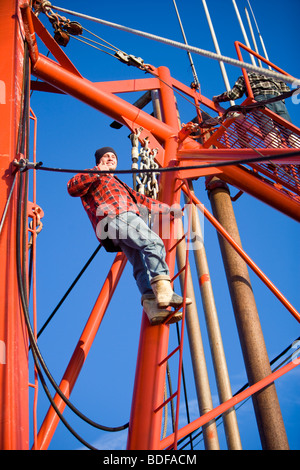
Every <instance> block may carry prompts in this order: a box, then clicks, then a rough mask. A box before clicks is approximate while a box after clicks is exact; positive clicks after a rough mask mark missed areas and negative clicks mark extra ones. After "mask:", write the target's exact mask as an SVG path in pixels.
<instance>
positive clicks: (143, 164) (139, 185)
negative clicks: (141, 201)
mask: <svg viewBox="0 0 300 470" xmlns="http://www.w3.org/2000/svg"><path fill="white" fill-rule="evenodd" d="M142 130H143V128H141V127H140V128H139V129H136V130H135V132H134V133H132V134H131V135H130V139H131V143H132V151H131V158H132V166H131V168H132V169H134V170H137V169H140V170H141V171H140V173H134V175H133V176H134V186H135V188H134V189H136V190H137V191H138V192H139V193H141V194H145V195H146V196H149V197H151V198H152V199H157V195H158V182H157V176H158V175H159V172H153V173H147V172H146V173H144V172H143V170H145V169H156V168H159V166H158V164H157V163H156V162H155V157H156V154H157V152H158V149H157V148H155V149H153V150H151V149H150V147H149V137H145V139H144V143H143V146H142V147H141V149H140V151H139V148H138V146H139V136H140V134H141V132H142ZM139 158H140V165H138V160H139Z"/></svg>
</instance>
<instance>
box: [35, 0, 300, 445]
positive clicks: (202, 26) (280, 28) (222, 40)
mask: <svg viewBox="0 0 300 470" xmlns="http://www.w3.org/2000/svg"><path fill="white" fill-rule="evenodd" d="M54 3H55V4H56V5H57V6H61V7H64V8H68V9H71V10H73V11H78V12H81V13H85V14H88V15H91V16H95V17H98V18H102V19H105V20H107V21H111V22H114V23H119V24H122V25H125V26H130V27H132V28H135V29H139V30H143V31H146V32H150V33H153V34H155V35H158V36H164V37H166V38H169V39H174V40H176V41H180V42H182V36H181V31H180V28H179V24H178V20H177V17H176V13H175V10H174V6H173V2H172V0H163V1H158V0H152V1H151V2H150V1H148V0H147V1H143V2H137V1H134V0H129V1H127V2H123V1H120V0H115V1H114V2H112V3H110V2H82V1H79V0H64V1H59V0H57V2H54ZM237 4H238V7H239V9H240V12H241V15H242V17H243V20H244V21H245V25H246V20H245V14H244V7H245V6H247V2H246V0H238V1H237ZM207 5H208V8H209V10H210V14H211V18H212V21H213V24H214V27H215V31H216V35H217V37H218V40H219V45H220V49H221V53H222V54H223V55H226V56H229V57H233V58H237V57H236V53H235V48H234V41H235V40H239V41H241V42H244V40H243V36H242V33H241V30H240V28H239V25H238V22H237V18H236V15H235V12H234V8H233V5H232V2H231V0H214V1H211V0H207ZM251 5H252V8H253V10H254V13H255V15H256V19H257V21H258V25H259V28H260V31H261V34H262V36H263V39H264V42H265V45H266V48H267V51H268V55H269V58H270V60H271V61H273V62H274V63H276V64H277V65H279V66H280V67H281V68H282V69H284V70H286V71H287V72H289V73H290V74H292V75H293V76H295V77H298V78H299V77H300V66H299V60H298V57H299V50H298V49H299V47H298V46H299V15H300V4H299V1H298V0H287V1H286V2H284V4H283V3H282V2H281V1H279V0H272V1H271V0H266V1H264V2H261V1H259V0H252V2H251ZM177 6H178V9H179V12H180V15H181V19H182V23H183V26H184V28H185V32H186V36H187V40H188V42H189V43H190V44H191V45H193V46H197V47H200V48H202V49H206V50H210V51H214V46H213V42H212V39H211V35H210V31H209V28H208V25H207V21H206V18H205V14H204V9H203V6H202V2H201V1H200V0H199V1H197V2H192V3H191V4H190V5H188V3H187V2H185V1H183V0H178V1H177ZM66 16H67V15H66ZM70 18H71V19H74V20H76V18H72V17H70ZM41 20H42V21H43V23H44V24H45V25H46V26H47V28H48V30H50V31H51V32H52V28H51V25H50V23H49V22H48V21H47V19H46V17H45V16H44V15H42V16H41ZM78 21H80V22H81V24H82V25H83V26H84V27H85V28H87V29H89V30H91V31H93V32H94V33H95V34H97V35H99V36H101V37H103V38H104V39H105V40H107V41H109V42H110V43H112V44H114V45H115V46H117V47H119V48H120V49H121V50H123V51H125V52H127V53H129V54H133V55H136V56H140V57H142V58H143V59H144V61H145V63H150V64H153V65H154V66H160V65H165V66H167V67H169V69H170V71H171V74H172V75H173V76H174V77H175V78H176V79H178V80H179V81H181V82H183V83H184V84H186V85H189V84H190V83H191V82H192V80H193V77H192V73H191V69H190V65H189V61H188V58H187V54H186V52H185V51H183V50H179V49H176V48H174V47H171V46H167V45H163V44H160V43H158V42H154V41H150V40H149V39H144V38H140V37H137V36H134V35H132V34H129V33H126V32H121V31H118V30H116V29H112V28H109V27H107V26H101V25H99V24H95V23H92V22H87V21H84V20H78ZM247 31H248V28H247ZM249 37H250V35H249ZM259 47H260V45H259ZM40 50H41V52H44V51H45V49H44V48H43V47H42V46H40ZM260 51H261V48H260ZM65 52H66V53H67V54H68V56H69V57H70V59H71V60H72V61H73V63H74V64H75V66H76V67H77V68H78V69H79V70H80V72H81V74H82V75H83V76H84V77H86V78H87V79H89V80H92V81H97V82H100V81H108V80H122V79H133V78H144V76H145V74H144V73H143V72H141V71H139V70H137V69H135V68H132V67H127V66H126V65H124V64H122V63H120V62H118V61H117V60H115V59H114V58H112V57H110V56H108V55H106V54H103V53H101V52H99V51H97V50H95V49H93V48H90V47H89V46H86V45H83V44H81V43H79V42H77V41H75V40H72V39H71V40H70V43H69V45H68V46H67V47H66V49H65ZM193 59H194V63H195V67H196V70H197V74H198V77H199V81H200V84H201V90H202V93H203V95H204V96H206V97H208V98H211V97H212V96H213V95H216V94H219V93H221V92H223V91H224V90H225V86H224V83H223V79H222V76H221V72H220V68H219V64H218V63H217V62H216V61H214V60H212V59H207V58H204V57H201V56H199V55H196V54H194V55H193ZM226 70H227V73H228V76H229V80H230V83H231V85H233V84H234V82H235V80H236V78H237V77H238V76H239V75H240V69H238V68H236V67H234V66H226ZM137 97H138V96H135V95H133V96H131V95H130V96H124V99H127V100H128V101H130V102H131V103H133V102H134V101H135V100H136V99H137ZM31 106H32V109H33V111H34V113H35V114H36V115H37V117H38V154H37V159H38V160H39V161H42V162H43V163H44V165H45V166H52V167H63V168H90V167H91V166H93V165H94V157H93V155H94V151H95V149H97V148H99V147H101V146H104V145H105V146H106V145H109V146H112V147H114V148H115V149H116V151H117V152H118V156H119V169H127V168H130V165H131V143H130V140H129V139H128V135H129V131H128V129H126V128H122V129H120V130H114V129H112V128H111V127H110V126H109V124H110V123H111V119H110V118H108V117H106V116H104V115H102V114H101V113H99V112H96V111H95V110H93V109H91V108H89V107H88V106H87V105H85V104H82V103H80V102H77V101H76V100H74V99H73V98H71V97H68V96H63V95H55V94H50V93H49V94H47V93H40V92H34V93H33V96H32V100H31ZM287 106H288V110H289V112H290V114H291V117H292V120H293V122H294V123H295V124H296V125H300V115H299V110H300V108H299V105H296V104H292V102H291V100H289V101H288V103H287ZM179 107H180V108H179V111H180V113H181V120H182V121H183V122H187V121H188V120H190V119H192V118H193V117H194V115H195V112H194V109H193V106H192V105H190V104H186V103H184V102H182V100H180V99H179ZM147 109H148V108H146V110H147ZM37 176H38V184H37V202H38V204H39V205H40V206H41V207H42V209H43V210H44V212H45V217H44V219H43V230H42V232H41V233H40V235H39V236H38V264H37V268H38V327H39V328H40V327H41V326H42V325H43V323H44V321H45V320H46V319H47V318H48V316H49V314H50V313H51V312H52V310H53V309H54V307H55V306H56V304H57V303H58V301H59V300H60V299H61V297H62V296H63V294H64V293H65V291H66V290H67V288H68V287H69V285H70V284H71V283H72V281H73V280H74V278H75V276H76V275H77V274H78V272H79V271H80V269H81V268H82V267H83V265H84V263H85V262H86V261H87V259H88V258H89V257H90V255H91V254H92V253H93V251H94V250H95V248H96V246H97V240H96V238H95V235H94V232H93V230H92V228H91V226H90V223H89V221H88V218H87V216H86V214H85V212H84V210H83V208H82V206H81V202H80V200H77V199H73V198H70V197H69V196H68V194H67V191H66V184H67V181H68V179H69V178H70V177H71V176H72V175H68V174H59V173H48V172H39V173H38V175H37ZM124 180H125V181H126V182H127V183H129V184H131V176H125V177H124ZM194 186H195V191H196V194H197V195H198V197H199V199H200V200H201V201H202V202H203V203H204V204H205V205H206V207H207V208H208V209H209V210H210V209H211V207H210V203H209V200H208V198H207V195H206V192H205V189H204V181H202V179H200V180H198V181H197V182H196V183H195V185H194ZM231 192H232V194H233V195H234V194H235V193H236V189H235V188H231ZM234 208H235V214H236V218H237V223H238V226H239V230H240V235H241V239H242V243H243V247H244V249H245V251H246V252H247V253H248V254H249V255H250V256H251V257H252V258H253V260H254V261H255V262H256V263H257V264H258V266H259V267H260V268H261V269H262V270H263V271H264V272H265V273H266V274H267V275H268V276H269V277H270V279H271V280H272V281H273V282H274V284H275V285H276V286H277V287H278V288H279V290H281V291H282V292H283V294H284V295H285V296H286V297H287V298H288V300H289V301H290V302H291V303H292V304H293V305H294V306H295V307H296V308H298V309H299V305H300V302H299V278H300V276H299V274H300V271H299V265H300V263H299V235H300V230H299V224H297V223H296V222H295V221H293V220H291V219H289V218H287V217H286V216H284V215H282V214H280V213H278V212H277V211H275V210H274V209H272V208H270V207H267V206H265V205H264V204H263V203H261V202H259V201H257V200H254V199H253V198H252V197H250V196H247V195H246V194H244V195H243V196H242V197H241V198H239V199H238V201H237V202H235V203H234ZM204 236H205V244H206V250H207V256H208V262H209V267H210V274H211V278H212V282H213V288H214V294H215V300H216V306H217V310H218V314H219V320H220V326H221V331H222V333H223V341H224V348H225V354H226V357H227V363H228V369H229V373H230V378H231V385H232V390H233V392H235V391H237V390H238V389H239V388H240V387H242V386H243V385H244V384H245V383H246V382H247V378H246V373H245V369H244V364H243V359H242V354H241V348H240V345H239V340H238V335H237V330H236V326H235V322H234V316H233V312H232V307H231V301H230V297H229V293H228V287H227V283H226V279H225V273H224V269H223V265H222V260H221V254H220V249H219V245H218V240H217V235H216V233H215V230H214V229H213V228H212V227H211V226H210V225H209V222H205V226H204ZM112 261H113V255H111V254H108V253H105V252H104V250H101V251H100V253H99V254H98V255H97V257H96V259H94V261H93V262H92V265H91V266H90V267H89V269H88V271H87V272H86V273H85V274H84V276H83V278H82V279H81V280H80V282H79V283H78V286H77V287H76V288H75V289H74V291H73V292H72V293H71V294H70V296H69V297H68V299H67V300H66V301H65V303H64V304H63V306H62V307H61V308H60V310H59V311H58V313H57V314H56V316H55V317H54V319H53V320H52V322H51V323H50V324H49V326H48V327H47V329H46V330H45V331H44V333H43V334H42V336H41V337H40V340H39V344H40V347H41V350H42V353H43V356H44V358H45V361H46V363H47V364H48V367H49V369H50V371H51V372H52V374H53V376H54V377H55V379H56V381H57V382H58V383H59V382H60V379H61V377H62V375H63V373H64V371H65V369H66V367H67V364H68V362H69V359H70V357H71V355H72V352H73V350H74V348H75V346H76V344H77V341H78V339H79V337H80V334H81V331H82V329H83V327H84V325H85V323H86V321H87V319H88V316H89V314H90V312H91V310H92V308H93V305H94V302H95V300H96V298H97V295H98V293H99V290H100V288H101V287H102V283H103V281H104V279H105V277H106V274H107V271H108V268H109V267H110V265H111V263H112ZM250 276H251V281H252V284H253V289H254V294H255V298H256V302H257V307H258V311H259V314H260V318H261V323H262V329H263V333H264V335H265V341H266V346H267V350H268V353H269V357H270V360H271V359H272V358H273V357H275V356H277V355H278V354H279V353H280V352H281V351H282V350H283V349H285V348H286V346H288V345H289V344H290V343H292V341H293V340H294V339H295V338H297V337H298V336H299V327H298V323H297V322H296V320H295V319H294V318H292V316H291V315H290V314H289V313H288V312H287V311H286V310H285V309H284V307H283V306H282V305H281V304H280V303H279V301H278V300H277V299H275V298H274V297H273V296H272V294H270V292H269V291H268V289H267V288H266V287H265V286H264V285H263V284H262V283H261V281H259V280H258V279H257V278H256V276H255V275H254V274H252V272H250ZM195 291H196V300H197V306H198V309H199V317H200V325H201V331H202V335H203V342H204V346H205V349H206V353H207V365H208V370H209V376H210V380H211V390H212V396H213V402H214V405H215V406H216V405H218V404H219V401H218V394H217V388H216V384H215V379H214V375H213V370H212V362H211V357H210V352H209V346H208V339H207V333H206V327H205V323H204V315H203V311H202V303H201V298H200V293H199V291H198V289H197V286H195ZM140 318H141V307H140V295H139V292H138V290H137V287H136V286H135V283H134V280H133V277H132V274H131V266H129V265H128V266H127V267H126V269H125V272H124V274H123V277H122V279H121V281H120V284H119V286H118V288H117V291H116V294H115V296H114V298H113V301H112V303H111V305H110V307H109V309H108V312H107V314H106V317H105V319H104V321H103V323H102V325H101V328H100V330H99V332H98V335H97V337H96V340H95V342H94V344H93V346H92V348H91V351H90V354H89V356H88V358H87V360H86V363H85V365H84V367H83V370H82V373H81V375H80V378H79V379H78V381H77V384H76V386H75V388H74V391H73V393H72V396H71V401H72V402H73V403H74V404H75V405H76V406H77V407H78V408H79V409H80V410H81V411H82V412H83V413H85V414H86V415H87V416H89V417H90V418H91V419H93V420H94V421H97V422H99V423H101V424H104V425H107V426H118V425H121V424H124V423H126V422H127V421H128V420H129V414H130V405H131V395H132V389H133V381H134V374H135V362H136V355H137V347H138V341H139V331H140ZM173 331H174V330H173ZM174 334H175V333H174ZM171 340H172V338H171ZM185 344H186V345H187V338H186V339H185ZM184 367H185V368H186V374H187V377H188V399H189V405H190V413H191V418H192V419H194V418H195V417H197V413H198V406H197V400H196V393H195V387H194V383H193V379H192V376H191V365H190V359H189V353H188V351H186V353H185V357H184ZM299 373H300V371H299V370H298V368H296V369H295V370H294V371H293V372H291V373H290V374H289V375H287V376H284V377H283V378H281V379H279V380H278V381H277V384H276V387H277V392H278V395H279V400H280V404H281V408H282V413H283V417H284V420H285V424H286V429H287V433H288V439H289V442H290V447H291V448H292V449H299V447H300V441H299V418H300V402H299V393H298V390H299V387H298V385H299ZM174 381H175V378H174ZM182 399H183V394H182ZM48 406H49V404H48V401H47V398H45V396H44V392H43V390H42V387H40V391H39V402H38V423H39V425H40V424H41V422H42V421H43V418H44V415H45V413H46V411H47V409H48ZM182 414H184V410H183V411H182ZM65 417H66V419H67V420H68V421H69V422H70V424H71V425H72V426H73V427H74V428H75V429H76V430H77V432H78V433H79V434H80V435H82V437H84V439H85V440H86V441H88V442H90V443H91V444H93V445H94V446H96V447H98V448H99V449H124V448H125V446H126V436H125V434H126V432H125V433H121V434H118V435H117V434H106V433H103V432H101V431H98V430H97V429H94V428H91V427H90V426H88V425H87V424H85V423H83V422H82V421H81V420H80V419H79V418H77V417H76V416H75V415H74V414H73V413H72V412H70V411H68V410H66V412H65ZM237 418H238V424H239V427H240V433H241V440H242V445H243V448H244V449H260V440H259V436H258V431H257V427H256V424H255V419H254V412H253V408H252V403H251V400H249V401H247V402H246V403H245V404H244V405H243V406H241V408H240V409H239V410H238V411H237ZM182 419H184V418H182ZM183 422H184V421H183ZM218 432H219V439H220V444H221V448H222V449H226V442H225V437H224V431H223V426H222V425H220V426H219V428H218ZM78 448H81V444H80V443H79V442H78V441H77V440H76V439H75V438H74V437H73V436H72V435H71V434H70V433H69V432H68V431H67V430H66V428H65V426H64V425H63V424H60V425H59V426H58V428H57V431H56V433H55V436H54V438H53V440H52V443H51V445H50V449H78ZM197 448H199V449H203V442H200V443H199V446H197Z"/></svg>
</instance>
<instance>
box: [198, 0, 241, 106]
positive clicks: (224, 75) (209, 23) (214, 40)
mask: <svg viewBox="0 0 300 470" xmlns="http://www.w3.org/2000/svg"><path fill="white" fill-rule="evenodd" d="M202 3H203V7H204V11H205V15H206V19H207V22H208V26H209V29H210V33H211V37H212V40H213V43H214V46H215V50H216V53H217V54H220V55H221V51H220V47H219V43H218V40H217V36H216V34H215V30H214V27H213V24H212V21H211V17H210V13H209V10H208V8H207V4H206V0H202ZM219 65H220V69H221V73H222V77H223V80H224V83H225V87H226V90H227V91H229V90H230V89H231V86H230V83H229V80H228V76H227V72H226V69H225V65H224V62H222V61H220V62H219ZM230 103H231V105H232V106H233V105H234V104H235V102H234V101H233V100H232V101H230Z"/></svg>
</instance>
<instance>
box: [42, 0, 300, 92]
mask: <svg viewBox="0 0 300 470" xmlns="http://www.w3.org/2000/svg"><path fill="white" fill-rule="evenodd" d="M47 3H50V2H47ZM51 8H53V9H54V10H58V11H62V12H64V13H68V14H69V15H73V16H78V17H79V18H84V19H86V20H90V21H94V22H95V23H100V24H103V25H105V26H110V27H112V28H115V29H119V30H121V31H125V32H128V33H132V34H135V35H137V36H141V37H144V38H147V39H151V40H153V41H158V42H161V43H163V44H167V45H169V46H173V47H178V48H179V49H184V50H186V51H189V52H194V53H195V54H199V55H201V56H204V57H208V58H210V59H215V60H217V61H219V62H220V61H222V62H225V63H227V64H229V65H234V66H236V67H239V68H240V67H242V68H244V69H246V70H249V71H251V72H258V73H261V68H260V67H257V66H255V65H252V64H248V63H247V62H242V61H239V60H237V59H232V58H231V57H227V56H223V55H221V54H217V53H215V52H211V51H206V50H204V49H200V48H199V47H195V46H190V45H189V44H183V43H181V42H178V41H174V40H172V39H167V38H164V37H161V36H156V35H155V34H150V33H146V32H144V31H140V30H137V29H133V28H129V27H127V26H122V25H119V24H117V23H112V22H111V21H106V20H102V19H100V18H95V17H93V16H89V15H85V14H83V13H78V12H75V11H72V10H67V9H66V8H61V7H58V6H54V5H51ZM264 75H266V76H268V77H271V78H275V79H277V80H283V81H284V82H286V83H290V84H293V85H295V84H296V85H299V84H300V79H298V78H295V77H292V76H289V75H284V74H282V73H279V72H275V71H273V70H268V69H264Z"/></svg>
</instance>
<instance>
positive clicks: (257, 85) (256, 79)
mask: <svg viewBox="0 0 300 470" xmlns="http://www.w3.org/2000/svg"><path fill="white" fill-rule="evenodd" d="M248 78H249V82H250V86H251V89H252V92H253V95H254V98H255V100H256V101H263V100H268V99H270V98H274V97H276V96H280V95H281V94H283V93H287V92H289V91H290V89H289V87H288V86H287V85H286V84H285V83H284V82H282V81H281V80H275V79H274V78H269V77H266V76H265V75H263V74H261V73H257V72H251V73H249V74H248ZM244 93H246V84H245V79H244V77H243V76H241V77H239V78H238V79H237V81H236V82H235V84H234V86H233V88H232V89H231V90H229V91H225V92H224V93H222V94H221V95H217V96H214V97H213V101H214V102H215V103H221V102H223V101H230V100H237V99H238V98H241V97H242V96H243V94H244ZM266 106H267V108H269V109H270V110H271V111H273V113H276V114H278V115H279V116H281V117H282V118H284V119H286V120H287V121H289V122H292V121H291V118H290V115H289V113H288V110H287V109H286V106H285V102H284V100H279V101H275V102H273V103H267V104H266Z"/></svg>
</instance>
